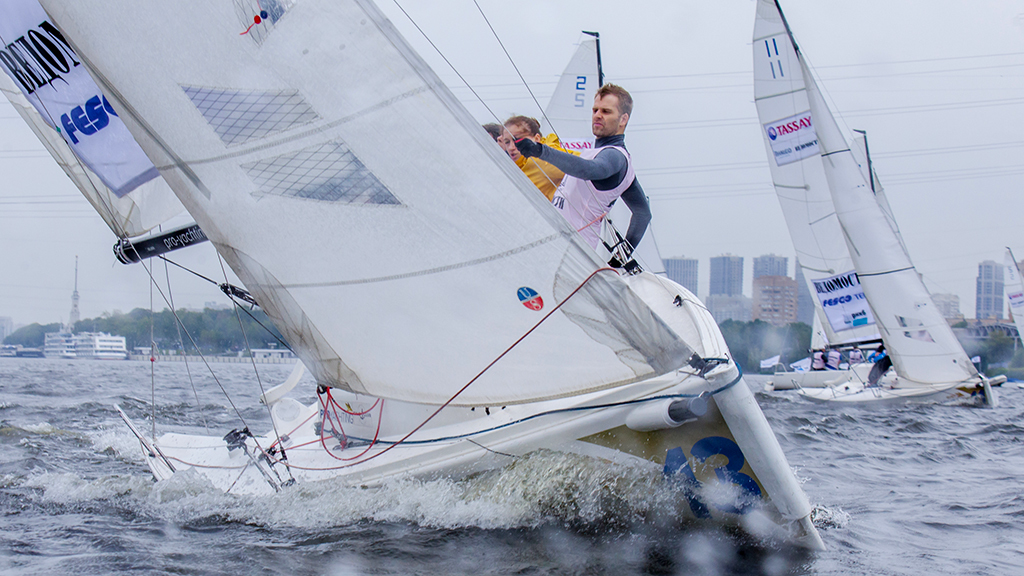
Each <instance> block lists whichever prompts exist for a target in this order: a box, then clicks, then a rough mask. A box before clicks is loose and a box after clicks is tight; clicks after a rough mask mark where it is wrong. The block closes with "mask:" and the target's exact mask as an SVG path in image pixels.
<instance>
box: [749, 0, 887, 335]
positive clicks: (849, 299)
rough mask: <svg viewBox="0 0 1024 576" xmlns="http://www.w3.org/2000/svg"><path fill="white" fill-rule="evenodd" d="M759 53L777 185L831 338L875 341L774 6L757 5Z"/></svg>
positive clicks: (758, 87)
mask: <svg viewBox="0 0 1024 576" xmlns="http://www.w3.org/2000/svg"><path fill="white" fill-rule="evenodd" d="M753 55H754V100H755V103H756V105H757V114H758V118H759V119H760V122H761V125H762V134H763V136H764V142H765V148H766V151H767V153H768V166H769V168H770V170H771V174H772V182H773V183H774V184H775V192H776V194H777V196H778V198H779V204H780V205H781V207H782V213H783V216H784V217H785V219H786V225H787V227H788V228H789V235H790V237H791V238H792V240H793V247H794V249H795V250H796V258H797V262H798V264H799V266H800V267H801V271H802V273H803V276H804V278H805V279H806V281H807V287H808V289H809V290H810V292H811V295H812V298H813V300H814V303H815V312H816V315H817V316H818V320H819V321H820V322H821V325H822V327H823V328H824V335H825V339H826V340H827V342H828V343H830V344H832V345H837V344H843V343H847V342H861V341H866V340H872V339H876V338H878V328H877V326H875V325H874V319H873V318H872V317H871V310H870V308H869V307H868V306H867V302H866V300H865V299H864V298H863V292H862V291H861V290H860V289H859V286H856V285H850V284H848V282H847V281H846V280H844V279H851V278H852V279H853V280H854V281H856V275H855V271H854V265H853V260H852V258H851V257H850V253H849V251H848V250H847V246H846V241H845V239H844V238H843V232H842V228H841V226H840V224H839V220H838V218H837V217H836V213H835V207H834V206H833V205H832V197H831V193H830V192H829V188H828V181H827V179H826V178H825V172H824V169H823V167H822V162H821V155H820V147H819V144H818V136H817V134H816V126H815V124H816V123H815V122H813V121H812V115H811V113H810V106H809V104H808V100H807V92H806V89H805V86H804V79H803V76H802V75H801V74H800V66H799V64H798V62H797V54H796V50H795V49H794V46H793V43H792V42H791V40H790V38H789V35H788V33H787V31H786V26H785V24H784V22H783V20H782V15H781V13H780V12H779V9H778V7H777V6H776V4H775V2H774V0H760V1H759V2H758V7H757V16H756V20H755V23H754V42H753ZM851 274H853V275H854V276H852V277H851ZM836 288H840V289H842V290H840V291H838V292H837V290H836ZM844 290H845V291H844ZM840 292H841V293H840Z"/></svg>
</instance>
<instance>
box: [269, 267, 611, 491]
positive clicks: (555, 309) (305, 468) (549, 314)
mask: <svg viewBox="0 0 1024 576" xmlns="http://www.w3.org/2000/svg"><path fill="white" fill-rule="evenodd" d="M598 272H615V273H616V274H618V273H619V271H618V270H616V269H615V268H598V269H597V270H594V271H593V272H591V273H590V276H587V278H586V279H585V280H583V282H581V283H580V285H579V286H577V287H576V289H575V290H573V291H572V292H571V293H569V295H568V296H566V298H565V300H562V301H561V302H559V303H558V304H557V305H556V306H555V307H553V308H552V309H551V310H550V311H549V312H548V313H547V314H545V315H544V317H543V318H541V319H540V320H539V321H538V322H537V323H536V324H534V325H533V327H532V328H530V329H529V330H527V331H526V333H524V334H523V335H522V336H520V337H519V339H518V340H516V341H515V342H513V343H512V345H511V346H509V347H508V348H506V349H505V351H504V352H502V353H501V354H499V355H498V357H497V358H495V359H494V360H493V361H491V363H490V364H488V365H487V366H486V367H484V369H483V370H481V371H480V372H479V373H478V374H477V375H476V376H474V377H473V379H472V380H470V381H469V382H466V384H465V385H464V386H463V387H462V388H459V390H458V392H456V393H455V394H453V395H452V397H451V398H449V399H448V400H446V401H445V403H444V404H441V406H440V407H438V409H437V410H435V411H434V413H433V414H431V415H430V416H428V417H427V419H426V420H424V421H423V422H421V423H420V424H419V425H418V426H416V427H415V428H413V429H412V431H410V432H409V433H408V434H406V435H405V436H403V437H402V438H401V439H399V440H398V441H397V442H395V443H394V444H390V445H389V446H388V447H387V448H385V449H383V450H381V451H380V452H377V453H376V454H372V455H370V456H368V457H366V458H364V459H362V460H360V461H358V462H350V463H348V464H342V465H340V466H332V467H328V468H309V467H304V466H296V465H295V464H292V463H290V462H286V463H285V465H286V466H289V467H291V468H295V469H297V470H310V471H326V470H340V469H342V468H349V467H352V466H356V465H358V464H362V463H364V462H369V461H370V460H373V459H374V458H376V457H378V456H381V455H382V454H385V453H386V452H388V451H390V450H391V449H392V448H394V447H396V446H398V445H399V444H401V443H403V442H405V441H406V440H408V439H409V437H410V436H412V435H413V434H415V433H416V432H419V430H420V429H421V428H423V427H424V426H426V425H427V423H428V422H430V421H431V420H433V419H434V417H435V416H437V415H438V414H440V413H441V411H442V410H444V409H445V408H447V407H448V405H449V404H451V403H452V402H454V401H455V399H456V398H458V397H459V395H460V394H462V393H463V392H465V391H466V389H467V388H469V387H470V386H471V385H472V384H473V383H474V382H476V381H477V380H479V379H480V377H481V376H483V375H484V373H485V372H487V371H488V370H490V369H491V367H492V366H494V365H495V364H497V363H498V361H499V360H501V359H502V358H504V357H505V355H506V354H508V353H509V352H511V351H512V349H513V348H515V347H516V346H518V345H519V343H520V342H522V341H523V340H525V339H526V337H527V336H529V335H530V334H532V333H533V331H534V330H536V329H537V328H539V327H540V325H541V324H543V323H544V321H545V320H547V319H548V318H550V317H551V315H552V314H554V313H555V312H556V311H558V309H559V308H561V307H562V305H563V304H565V303H566V302H568V301H569V299H570V298H572V297H573V296H575V295H576V293H577V292H579V291H580V290H581V289H582V288H583V287H584V286H585V285H586V284H587V282H589V281H590V279H591V278H593V277H594V276H596V275H597V273H598ZM383 411H384V407H383V405H382V406H381V413H382V414H383ZM324 414H325V424H326V410H325V412H324ZM324 427H326V426H324ZM324 427H322V428H321V430H320V435H321V441H322V440H323V429H324ZM377 432H378V433H379V432H380V419H378V421H377ZM376 442H377V436H374V439H373V442H371V443H370V445H369V446H367V448H366V450H363V451H362V452H361V453H360V454H357V455H356V456H353V457H352V458H350V459H345V458H339V457H337V456H335V455H334V454H331V457H332V458H335V459H337V460H351V459H355V458H359V457H360V456H362V455H363V454H366V453H367V452H368V451H369V450H370V448H372V447H373V445H374V444H375V443H376ZM322 444H323V446H324V449H325V450H326V449H327V445H326V443H323V442H322ZM328 453H329V454H330V452H328Z"/></svg>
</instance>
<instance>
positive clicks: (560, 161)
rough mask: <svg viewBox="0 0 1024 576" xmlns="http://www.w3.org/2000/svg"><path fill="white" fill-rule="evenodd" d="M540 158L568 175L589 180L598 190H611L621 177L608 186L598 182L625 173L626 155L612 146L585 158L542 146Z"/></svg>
mask: <svg viewBox="0 0 1024 576" xmlns="http://www.w3.org/2000/svg"><path fill="white" fill-rule="evenodd" d="M540 159H541V160H543V161H545V162H548V163H549V164H553V165H554V166H555V167H556V168H558V169H559V170H561V171H562V172H565V173H566V174H568V175H569V176H575V177H577V178H579V179H580V180H590V181H591V182H593V183H594V186H596V187H597V189H598V190H611V189H612V188H614V187H615V186H617V185H618V183H619V182H621V181H622V178H619V179H618V182H615V183H613V184H612V185H611V186H608V187H603V186H601V185H600V184H603V183H602V182H601V181H602V180H608V179H610V178H612V177H614V176H616V175H618V174H619V173H622V174H625V172H626V157H625V156H624V155H623V154H622V153H621V152H619V151H618V150H615V149H614V148H609V149H607V150H602V151H601V152H600V153H598V155H597V157H596V158H594V159H593V160H587V159H585V158H580V157H579V156H575V155H573V154H567V153H565V152H562V151H560V150H555V149H554V148H552V147H550V146H544V149H543V150H542V151H541V154H540Z"/></svg>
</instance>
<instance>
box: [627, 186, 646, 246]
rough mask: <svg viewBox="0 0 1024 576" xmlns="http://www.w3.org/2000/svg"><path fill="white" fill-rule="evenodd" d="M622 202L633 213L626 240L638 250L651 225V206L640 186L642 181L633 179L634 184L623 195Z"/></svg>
mask: <svg viewBox="0 0 1024 576" xmlns="http://www.w3.org/2000/svg"><path fill="white" fill-rule="evenodd" d="M622 201H623V202H625V203H626V207H628V208H629V211H630V212H632V213H633V215H632V216H630V217H629V230H628V231H626V240H627V241H628V242H629V245H630V246H632V247H634V248H636V247H637V246H639V245H640V240H642V239H643V237H644V233H645V232H646V231H647V225H648V224H650V223H651V205H650V203H648V202H647V195H646V194H644V189H643V187H641V186H640V180H638V179H636V178H634V179H633V183H632V184H630V185H629V188H626V191H625V192H623V193H622Z"/></svg>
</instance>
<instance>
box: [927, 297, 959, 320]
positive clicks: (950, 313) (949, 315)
mask: <svg viewBox="0 0 1024 576" xmlns="http://www.w3.org/2000/svg"><path fill="white" fill-rule="evenodd" d="M932 302H934V303H935V308H937V309H938V311H939V314H942V317H943V318H945V319H947V320H950V319H960V320H962V319H963V317H964V315H963V314H961V313H960V297H959V296H957V295H956V294H932Z"/></svg>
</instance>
